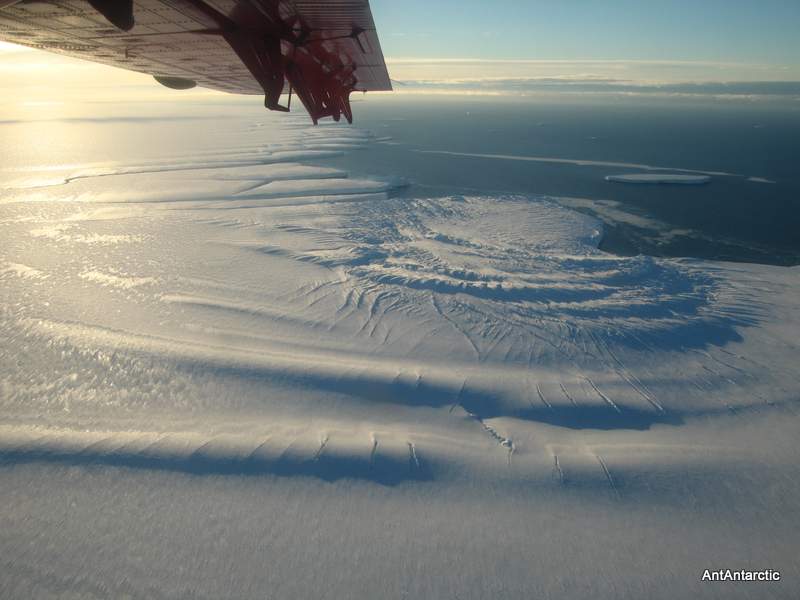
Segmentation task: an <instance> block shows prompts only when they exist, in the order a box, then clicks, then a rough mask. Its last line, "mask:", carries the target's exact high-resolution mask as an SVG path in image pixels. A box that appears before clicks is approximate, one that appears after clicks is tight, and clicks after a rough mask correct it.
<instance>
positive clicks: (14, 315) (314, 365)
mask: <svg viewBox="0 0 800 600" xmlns="http://www.w3.org/2000/svg"><path fill="white" fill-rule="evenodd" d="M265 124H266V125H265V126H264V127H256V128H252V127H246V126H244V125H242V127H241V128H239V129H235V130H234V131H232V132H231V131H229V128H230V123H225V124H224V128H223V125H219V127H220V131H219V135H218V136H217V137H216V143H215V144H214V146H213V147H209V148H208V149H200V150H198V151H197V152H195V153H194V154H192V155H186V156H173V157H167V158H165V157H160V158H157V157H154V158H153V159H152V160H148V161H131V162H129V163H128V162H124V161H123V162H120V163H109V164H104V165H77V166H75V165H72V166H69V167H66V168H64V169H62V170H61V171H59V170H58V169H54V168H51V167H42V168H41V169H39V170H37V169H36V168H30V169H27V170H26V171H25V173H24V177H23V178H20V177H21V175H20V173H19V172H5V173H3V175H2V176H3V177H4V178H6V179H7V180H8V181H7V184H6V185H4V187H5V189H3V190H2V192H0V239H2V240H3V243H2V244H1V245H0V416H1V417H2V418H1V420H0V501H2V507H3V508H2V509H0V574H1V575H2V576H0V596H3V597H42V598H44V597H65V596H69V595H74V596H76V597H78V596H80V597H90V598H94V597H98V598H101V597H121V596H126V595H127V596H130V597H148V598H178V597H181V598H183V597H192V598H220V597H241V598H252V597H268V598H289V597H298V598H379V597H380V598H462V599H463V598H487V597H495V598H512V597H514V598H549V597H553V598H555V597H558V598H643V597H649V598H679V597H694V598H751V597H759V598H791V597H796V595H797V592H798V584H797V581H798V576H800V570H799V569H798V562H797V548H798V544H799V543H800V530H798V523H800V511H799V510H798V509H799V508H800V506H799V505H798V498H800V488H799V487H798V486H800V483H798V482H800V477H798V476H800V468H799V467H798V464H800V463H799V462H798V458H800V457H799V456H798V450H797V443H796V440H797V435H798V418H797V414H798V409H800V407H799V406H798V402H797V401H798V393H799V392H800V375H799V374H798V371H797V368H796V363H797V358H798V341H797V340H798V332H799V331H800V327H799V326H798V320H799V319H800V313H799V312H798V304H799V303H800V297H798V294H797V289H798V283H800V270H798V269H797V268H791V269H786V268H779V267H765V266H756V265H742V264H726V263H711V262H704V261H697V260H688V259H687V260H675V259H656V258H650V257H646V256H638V257H616V256H612V255H609V254H606V253H604V252H601V251H599V250H598V249H597V245H598V243H599V241H600V239H601V236H602V225H601V223H599V222H598V221H596V220H594V219H592V218H590V217H588V216H586V215H584V214H581V213H578V212H575V211H573V210H571V209H569V208H567V207H564V206H561V205H559V204H556V203H555V202H553V201H550V200H548V199H546V198H523V197H503V196H481V195H475V196H468V197H464V196H457V195H453V196H444V197H416V196H415V195H414V194H413V190H412V193H408V192H406V193H398V191H399V190H402V189H403V185H404V182H403V181H402V180H397V181H381V180H375V179H370V178H361V177H350V176H348V173H346V172H342V171H339V170H337V169H331V168H329V167H325V166H320V164H319V163H320V161H321V160H323V159H324V158H325V157H329V156H331V155H332V153H335V152H347V151H355V150H358V149H363V148H368V147H369V146H370V145H371V144H373V143H377V142H376V141H375V138H374V137H373V136H372V135H371V134H370V133H369V132H365V131H361V130H358V129H352V128H338V127H328V126H324V127H319V128H311V127H307V126H305V124H304V120H303V119H295V118H293V117H289V118H285V117H284V116H283V115H281V116H280V118H273V117H268V118H267V121H265ZM207 126H208V127H213V126H214V125H211V124H209V125H207ZM266 132H269V134H268V135H267V134H266ZM242 148H245V149H246V150H243V149H242ZM332 149H335V150H332ZM404 175H409V174H404ZM411 175H413V174H411ZM659 177H663V176H660V175H659ZM706 568H709V569H720V568H754V569H759V568H760V569H766V568H771V569H778V570H781V571H782V573H783V576H784V578H783V581H782V582H780V583H770V584H763V583H762V584H703V583H701V581H700V577H701V575H702V572H703V570H704V569H706Z"/></svg>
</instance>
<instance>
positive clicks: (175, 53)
mask: <svg viewBox="0 0 800 600" xmlns="http://www.w3.org/2000/svg"><path fill="white" fill-rule="evenodd" d="M0 40H4V41H7V42H12V43H15V44H21V45H23V46H30V47H32V48H38V49H41V50H47V51H50V52H56V53H59V54H65V55H68V56H73V57H77V58H83V59H85V60H90V61H94V62H98V63H104V64H107V65H111V66H114V67H120V68H122V69H128V70H131V71H138V72H141V73H148V74H150V75H153V76H154V77H155V78H156V80H157V81H158V82H159V83H161V84H163V85H166V86H167V87H171V88H173V89H188V88H191V87H194V86H195V85H198V86H201V87H205V88H210V89H213V90H220V91H223V92H231V93H235V94H263V95H264V97H265V105H266V107H267V108H269V109H271V110H282V111H288V110H289V106H288V105H284V104H281V100H280V97H281V95H282V94H287V93H288V94H289V103H291V97H292V95H296V96H297V97H298V98H299V99H300V101H301V102H302V103H303V105H304V106H305V108H306V110H307V111H308V113H309V114H310V115H311V118H312V120H313V121H314V123H315V124H316V123H317V121H318V120H319V119H321V118H324V117H332V118H333V119H334V120H336V121H338V120H339V119H340V118H341V116H342V115H344V117H345V118H346V119H347V120H348V121H349V122H352V111H351V109H350V101H349V97H350V94H351V93H352V92H354V91H363V92H367V91H381V90H391V89H392V86H391V82H390V80H389V74H388V72H387V70H386V63H385V62H384V58H383V53H382V52H381V47H380V43H379V41H378V35H377V31H376V29H375V23H374V21H373V19H372V13H371V11H370V7H369V2H368V0H44V1H43V0H0Z"/></svg>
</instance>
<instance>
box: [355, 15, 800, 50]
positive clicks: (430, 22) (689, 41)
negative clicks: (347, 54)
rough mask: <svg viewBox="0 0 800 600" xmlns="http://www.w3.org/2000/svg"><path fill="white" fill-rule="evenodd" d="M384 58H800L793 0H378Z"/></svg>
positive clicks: (798, 18) (799, 19)
mask: <svg viewBox="0 0 800 600" xmlns="http://www.w3.org/2000/svg"><path fill="white" fill-rule="evenodd" d="M370 4H371V6H372V10H373V14H374V16H375V20H376V23H377V25H378V28H379V30H380V31H381V33H382V40H383V46H384V50H385V51H386V54H387V56H391V57H394V58H400V57H415V58H419V57H426V58H427V57H442V58H482V59H562V60H576V59H597V60H611V59H617V60H670V61H704V62H745V63H767V64H773V65H780V64H797V63H798V62H800V35H798V26H800V2H798V1H797V0H758V1H755V0H735V1H732V0H668V1H665V0H658V1H654V0H608V1H599V0H505V1H503V2H493V1H488V0H436V1H435V2H432V1H430V0H403V1H402V2H400V1H398V0H372V2H371V3H370Z"/></svg>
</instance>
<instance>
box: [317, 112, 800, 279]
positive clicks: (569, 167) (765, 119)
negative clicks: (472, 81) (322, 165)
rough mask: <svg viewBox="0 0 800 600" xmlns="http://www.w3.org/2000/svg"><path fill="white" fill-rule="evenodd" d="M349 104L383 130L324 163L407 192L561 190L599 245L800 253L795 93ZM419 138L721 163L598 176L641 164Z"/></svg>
mask: <svg viewBox="0 0 800 600" xmlns="http://www.w3.org/2000/svg"><path fill="white" fill-rule="evenodd" d="M356 112H357V124H358V125H359V126H362V127H366V128H369V129H371V130H372V131H373V132H375V134H376V135H377V136H379V137H383V136H385V137H387V138H391V140H390V141H389V140H387V142H386V143H383V144H377V145H375V146H372V147H370V149H369V150H368V151H361V152H356V153H353V154H350V155H348V156H345V157H342V158H340V159H335V160H334V161H333V162H334V164H337V165H341V166H343V167H346V168H347V169H348V170H350V171H351V172H353V173H358V174H370V175H379V176H384V177H391V176H401V177H405V178H407V179H408V180H409V181H410V182H411V183H412V186H411V187H410V188H409V190H408V191H407V192H406V193H409V194H421V193H427V194H431V195H438V194H451V193H491V194H497V193H509V194H523V195H547V196H554V197H569V198H578V199H582V200H581V201H577V202H575V201H568V203H570V204H571V205H572V206H574V207H578V209H579V210H583V211H586V212H590V213H593V214H595V215H597V216H599V217H601V218H602V219H603V220H604V221H605V228H606V235H605V239H604V242H603V246H602V247H603V248H604V249H605V250H608V251H610V252H615V253H621V254H639V253H643V254H652V255H659V256H693V257H702V258H714V259H722V260H733V261H746V262H762V263H769V264H782V265H792V264H798V263H800V235H798V232H799V231H800V106H792V105H791V104H784V105H777V104H775V103H771V102H764V101H753V102H743V101H741V100H740V101H736V102H733V101H730V100H718V101H712V100H705V101H698V102H694V103H688V102H686V101H678V100H675V101H666V100H661V101H653V100H643V99H635V100H619V99H617V100H614V99H606V100H599V101H598V100H593V101H588V100H583V101H576V100H565V101H541V100H539V101H532V100H524V99H502V98H492V99H486V98H476V99H472V98H464V97H461V98H459V97H444V98H419V97H409V96H396V97H392V98H380V99H378V100H377V101H376V100H374V99H371V100H370V101H367V102H359V103H358V104H357V106H356ZM421 151H422V152H421ZM425 151H446V152H459V153H472V154H494V155H512V156H519V157H544V158H556V159H570V160H572V159H575V160H588V161H603V162H619V163H638V164H647V165H652V166H659V167H670V168H673V169H695V170H700V171H710V172H724V173H729V174H731V175H729V176H713V177H712V180H711V182H710V183H708V184H707V185H702V186H686V185H630V184H620V183H612V182H608V181H606V180H605V179H604V177H605V176H606V175H613V174H622V173H647V172H651V171H643V170H637V169H633V168H626V167H621V166H578V165H574V164H563V163H553V162H532V161H521V160H507V159H501V158H485V157H467V156H455V155H451V154H435V153H427V152H425ZM326 162H331V161H326ZM658 172H662V171H658ZM663 172H665V173H669V172H672V171H663ZM749 178H760V179H766V180H769V181H771V182H774V183H764V182H757V181H751V180H749ZM586 200H589V201H590V202H586ZM609 208H611V209H613V210H609Z"/></svg>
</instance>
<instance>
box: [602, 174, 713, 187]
mask: <svg viewBox="0 0 800 600" xmlns="http://www.w3.org/2000/svg"><path fill="white" fill-rule="evenodd" d="M605 179H606V181H613V182H615V183H640V184H666V185H703V184H706V183H709V182H710V181H711V177H710V176H708V175H675V174H671V173H630V174H625V175H606V177H605Z"/></svg>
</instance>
